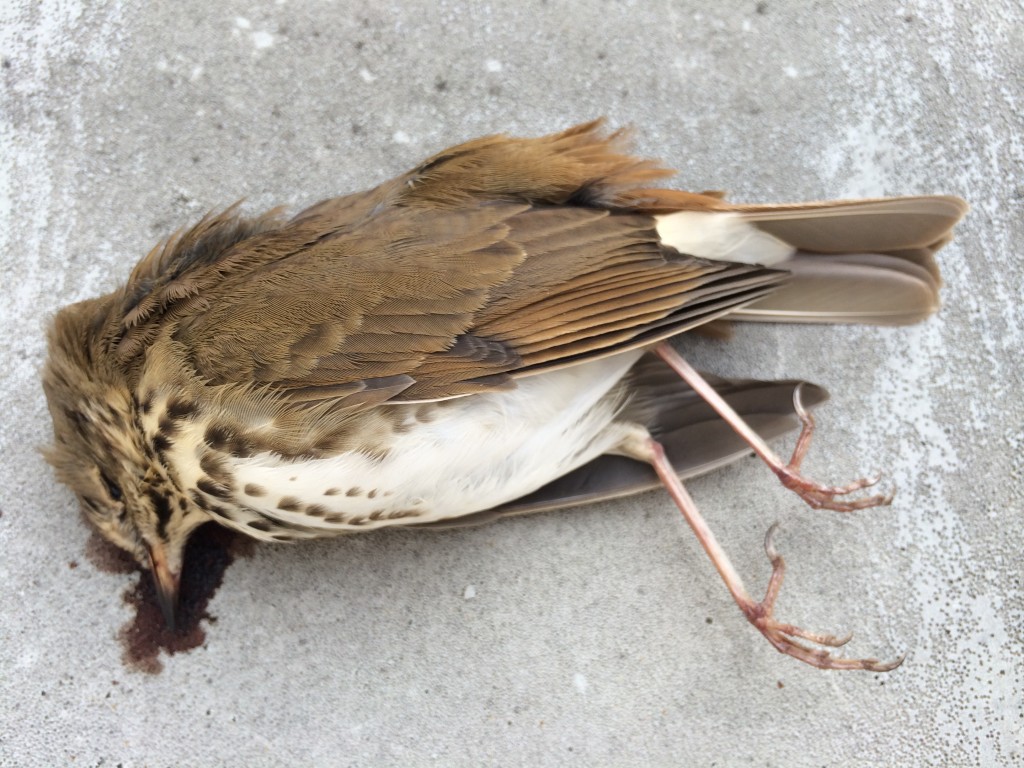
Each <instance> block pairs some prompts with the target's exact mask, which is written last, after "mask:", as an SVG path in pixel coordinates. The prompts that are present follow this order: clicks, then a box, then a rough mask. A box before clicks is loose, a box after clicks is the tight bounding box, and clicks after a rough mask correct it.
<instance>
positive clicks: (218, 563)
mask: <svg viewBox="0 0 1024 768" xmlns="http://www.w3.org/2000/svg"><path fill="white" fill-rule="evenodd" d="M254 544H255V542H254V541H253V540H252V539H250V538H248V537H245V536H242V535H240V534H236V533H234V532H233V531H230V530H228V529H227V528H224V527H223V526H220V525H217V524H216V523H208V524H206V525H204V526H202V527H200V528H198V529H197V530H196V531H195V533H193V534H192V536H191V538H190V539H189V542H188V545H187V549H186V550H185V565H184V567H183V568H182V579H181V589H180V593H179V595H178V610H177V613H176V626H175V628H174V630H173V631H172V630H171V629H170V628H169V627H168V626H167V623H166V622H165V621H164V617H163V613H161V611H160V606H159V604H158V603H157V600H156V590H155V588H154V586H153V579H152V577H151V576H150V574H149V571H144V570H142V569H141V568H139V566H138V565H137V564H136V563H135V561H134V560H133V559H132V557H131V556H130V555H128V554H127V553H125V552H122V551H121V550H120V549H118V548H117V547H114V546H113V545H111V544H109V543H107V542H106V541H104V540H103V538H102V537H101V536H100V535H99V534H98V533H93V535H92V536H91V537H90V539H89V541H88V542H87V544H86V556H87V557H88V558H89V561H90V562H91V563H93V565H95V566H96V567H97V568H98V569H99V570H102V571H105V572H107V573H130V572H132V571H134V572H136V573H138V574H139V579H138V581H137V583H136V584H135V586H134V587H131V588H129V589H128V590H127V591H126V592H125V593H124V595H123V598H122V599H123V600H124V602H125V604H126V605H129V606H131V607H132V608H134V609H135V617H134V618H133V619H132V620H131V621H129V622H128V623H127V624H125V625H124V626H123V627H121V629H120V631H119V632H118V639H119V640H120V642H121V646H122V647H123V649H124V653H123V654H122V659H123V660H124V663H125V666H127V667H129V668H131V669H134V670H137V671H140V672H146V673H149V674H158V673H159V672H160V671H162V670H163V666H164V665H163V662H162V661H161V660H160V651H165V652H166V653H167V654H171V655H173V654H175V653H182V652H184V651H190V650H192V649H193V648H198V647H199V646H201V645H202V644H203V643H204V642H205V641H206V629H205V627H204V626H203V625H202V622H203V621H204V620H205V621H206V623H208V624H212V623H215V622H216V621H217V619H216V617H215V616H213V615H211V614H210V613H209V612H208V611H207V610H206V608H207V606H208V605H209V602H210V600H211V598H213V596H214V594H216V592H217V589H218V588H219V587H220V585H221V583H222V582H223V580H224V573H225V571H227V568H228V566H229V565H231V563H233V562H234V561H235V559H236V558H238V557H248V556H249V555H251V554H252V552H253V549H254Z"/></svg>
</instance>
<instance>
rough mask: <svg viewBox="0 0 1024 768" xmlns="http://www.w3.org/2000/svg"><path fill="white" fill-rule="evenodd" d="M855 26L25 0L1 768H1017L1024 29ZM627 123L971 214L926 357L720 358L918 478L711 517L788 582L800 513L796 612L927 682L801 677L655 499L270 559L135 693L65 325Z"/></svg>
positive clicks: (693, 178)
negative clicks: (209, 229) (95, 546)
mask: <svg viewBox="0 0 1024 768" xmlns="http://www.w3.org/2000/svg"><path fill="white" fill-rule="evenodd" d="M140 5H141V4H140ZM845 5H846V6H847V7H845V8H844V9H843V10H842V11H837V10H835V9H834V8H831V7H830V4H816V5H814V6H813V7H812V6H808V5H807V4H805V3H801V2H795V1H793V2H788V1H787V2H782V1H781V0H767V2H753V0H751V1H750V2H743V3H721V4H710V3H706V2H699V1H698V0H684V1H681V2H664V1H662V2H650V3H631V2H620V3H611V2H597V1H596V0H594V1H593V2H576V3H572V4H569V3H564V2H556V1H555V0H551V1H550V2H543V1H542V0H531V1H524V2H515V3H498V2H494V3H486V4H476V5H464V6H463V5H460V4H458V3H454V2H441V3H434V2H426V1H424V0H417V2H409V3H404V4H403V3H397V2H394V3H368V2H350V1H348V0H344V1H339V2H297V1H288V2H285V1H284V0H278V2H276V3H254V2H243V1H239V0H230V1H228V2H223V3H206V2H200V1H199V0H187V1H186V2H179V3H173V4H171V3H167V4H162V5H160V7H159V9H157V8H156V7H154V8H152V9H150V10H145V11H143V10H140V8H139V7H135V8H134V9H129V8H126V7H122V4H121V3H115V2H94V3H80V2H74V1H73V0H44V1H43V2H18V0H7V2H5V3H4V4H3V6H2V8H0V55H2V57H3V62H2V69H0V78H2V80H3V96H2V105H0V115H2V118H0V130H2V135H0V173H2V183H0V190H2V194H3V196H2V198H0V216H2V221H0V254H2V255H0V258H2V265H3V284H2V291H3V297H4V298H3V302H2V320H0V327H2V328H3V329H4V333H3V335H2V338H0V344H2V350H3V351H2V354H3V358H2V359H3V360H4V372H3V395H2V397H3V401H4V402H5V403H6V407H5V413H4V417H3V419H2V420H0V451H2V466H3V467H4V472H3V477H2V481H0V510H2V517H0V584H2V585H3V588H2V590H0V610H2V614H0V686H2V693H0V700H2V705H0V710H2V712H0V764H2V765H4V766H55V765H76V766H116V765H123V766H178V765H196V766H218V765H245V766H264V765H265V766H273V765H339V766H342V765H345V766H347V765H353V766H356V765H358V766H368V765H403V766H419V765H465V766H482V765H495V766H499V765H500V766H506V765H536V766H540V765H559V766H560V765H581V766H584V765H585V766H601V765H659V766H690V765H693V766H711V765H717V766H730V765H785V766H787V767H788V768H798V767H801V766H823V765H825V766H829V765H843V766H866V765H949V766H962V765H984V766H1000V765H1020V764H1021V761H1022V760H1024V737H1022V735H1021V731H1022V726H1024V707H1022V698H1024V666H1022V660H1024V659H1022V649H1024V644H1022V627H1024V596H1022V582H1021V550H1022V547H1024V535H1022V528H1024V515H1022V514H1021V511H1022V506H1024V504H1022V501H1024V494H1022V476H1024V466H1022V460H1021V451H1022V449H1024V404H1022V393H1021V392H1022V387H1021V382H1022V378H1024V367H1022V363H1021V354H1020V352H1021V342H1022V340H1024V335H1022V331H1021V328H1022V327H1024V317H1022V310H1021V301H1020V300H1021V293H1022V291H1021V285H1022V276H1024V270H1022V267H1021V264H1022V261H1021V249H1022V246H1024V238H1022V217H1021V211H1022V202H1024V178H1022V170H1024V142H1022V135H1024V134H1022V121H1021V117H1020V115H1021V110H1022V109H1024V89H1022V85H1021V72H1024V58H1022V48H1024V47H1022V45H1021V38H1020V31H1021V29H1022V28H1024V11H1022V8H1021V5H1020V4H1019V3H1016V2H1010V1H1009V0H1002V2H991V3H989V2H985V3H982V2H973V3H953V2H950V1H949V0H946V1H944V2H933V1H932V0H907V1H906V2H904V3H903V4H900V5H897V4H890V3H869V2H861V3H853V4H845ZM599 114H606V115H608V116H609V117H610V119H611V121H612V122H613V123H614V124H616V125H620V124H625V123H633V124H635V125H636V126H637V128H638V131H637V146H638V149H639V150H640V151H641V152H643V153H645V154H648V155H655V156H659V157H663V158H667V159H668V160H669V161H671V162H672V163H673V164H675V165H676V167H678V168H679V170H680V176H679V178H678V181H677V183H678V184H679V185H680V186H684V187H689V188H696V189H707V188H712V189H728V190H730V192H731V194H732V196H733V197H735V198H738V199H744V200H795V199H802V198H822V197H833V196H845V195H879V194H896V193H923V192H946V193H954V194H959V195H962V196H963V197H965V198H967V199H968V200H969V201H971V203H972V204H973V206H974V209H973V212H972V213H971V214H970V216H969V218H968V219H967V220H966V221H965V222H964V224H963V225H962V226H961V228H960V230H959V236H958V239H957V241H956V243H955V244H954V245H952V246H951V247H949V248H948V249H947V250H945V251H944V252H943V253H942V254H941V263H942V266H943V269H944V273H945V277H946V280H947V286H946V288H945V290H944V300H945V308H944V309H943V311H942V312H941V314H940V315H939V316H938V317H936V318H935V319H933V320H931V321H929V322H928V323H926V324H925V325H922V326H919V327H914V328H909V329H898V330H873V329H862V328H828V329H824V330H821V329H812V328H775V327H765V326H761V327H756V328H755V327H751V328H746V329H743V330H742V331H741V332H740V333H739V335H738V337H737V339H736V340H735V342H733V343H732V344H730V345H728V346H726V347H722V346H721V345H717V344H712V343H704V344H702V345H700V347H699V349H698V351H697V353H696V355H695V357H696V359H697V362H699V363H700V364H701V365H702V366H704V367H706V368H710V369H713V370H716V371H718V372H720V373H723V374H732V375H748V376H760V377H783V376H801V377H806V378H808V379H810V380H813V381H816V382H819V383H821V384H823V385H825V386H827V387H828V388H829V389H830V390H831V391H832V393H833V399H832V401H831V402H830V403H829V404H828V405H827V406H826V407H825V408H824V409H823V410H822V411H821V412H820V414H821V430H820V433H819V435H818V438H817V440H816V443H815V446H814V449H813V451H812V455H811V458H810V460H809V469H810V471H811V473H812V474H813V475H814V476H816V477H820V478H823V479H833V480H841V479H848V478H850V477H852V476H855V475H858V474H860V473H863V472H866V471H869V470H871V469H873V468H875V467H884V468H888V469H889V470H890V471H891V473H892V475H893V476H894V478H895V481H896V482H897V484H898V486H899V495H898V496H897V500H896V503H895V504H894V505H893V507H891V508H890V509H882V510H875V511H871V512H866V513H861V514H856V515H851V516H846V517H843V516H840V515H837V514H832V513H823V512H814V511H812V510H810V509H808V508H806V507H803V506H802V505H801V504H800V503H799V502H798V501H797V500H796V499H795V498H793V497H792V496H791V495H789V494H787V493H786V492H784V491H783V490H782V489H780V488H778V487H777V483H776V482H775V481H774V478H773V477H772V476H771V475H770V474H769V473H768V472H767V471H766V470H765V469H764V468H763V467H762V466H761V465H759V464H758V463H757V462H756V461H753V460H750V461H746V462H742V463H741V464H740V465H738V466H734V467H732V468H730V469H728V470H726V471H722V472H719V473H717V474H715V475H714V476H711V477H707V478H705V479H702V480H700V481H697V482H693V483H692V484H691V491H692V492H693V494H694V496H695V497H696V498H697V500H698V502H699V503H700V504H701V505H702V506H703V509H704V510H705V512H706V514H707V516H708V518H709V519H710V521H711V522H712V524H713V526H714V527H715V529H716V530H717V532H718V534H719V536H720V537H721V539H722V541H723V543H724V545H725V546H726V547H727V549H728V550H729V551H730V552H731V553H732V555H733V558H734V561H735V562H736V565H737V567H738V568H739V569H740V570H741V572H742V573H743V575H744V577H745V578H746V580H747V581H748V583H750V584H751V586H752V587H753V585H763V584H764V581H765V579H766V577H767V565H766V563H765V561H764V558H763V553H762V550H761V538H762V536H763V534H764V531H765V529H766V528H767V527H768V525H769V524H770V523H771V522H772V521H774V520H776V519H778V520H781V521H782V523H783V529H782V532H781V534H780V537H779V544H780V546H781V547H782V549H783V550H784V552H785V554H786V555H787V558H788V561H789V565H790V576H789V580H788V582H787V584H786V587H785V589H784V591H783V596H782V601H781V605H780V609H779V611H780V615H781V616H782V617H784V618H787V619H789V620H792V621H796V622H799V623H802V624H804V625H805V626H808V627H810V628H817V629H823V630H836V631H842V630H846V629H853V630H855V631H856V636H855V638H854V640H853V642H852V643H851V644H850V647H849V653H850V654H855V655H878V656H883V657H888V656H891V655H895V654H898V653H901V652H904V651H905V652H906V653H907V654H908V657H907V660H906V663H905V664H904V665H903V667H902V668H901V669H899V670H897V671H895V672H892V673H890V674H887V675H876V674H863V673H836V672H832V673H829V672H820V671H817V670H814V669H811V668H809V667H806V666H804V665H802V664H800V663H798V662H796V661H794V660H792V659H790V658H786V657H783V656H781V655H779V654H777V653H775V652H774V651H773V650H772V649H771V648H770V647H769V646H768V644H767V643H766V642H765V641H764V640H763V639H762V638H761V637H760V636H759V635H758V634H757V633H756V632H755V631H753V630H752V629H751V628H750V627H748V626H747V625H746V624H745V622H744V620H743V619H742V617H741V616H740V615H739V613H738V611H737V610H736V609H735V608H734V606H733V604H732V603H731V601H730V599H729V597H728V595H727V594H726V592H725V589H724V588H723V587H722V585H721V584H720V583H719V582H718V580H717V578H716V577H715V575H714V573H713V571H712V570H711V568H710V566H709V564H708V562H707V561H706V559H705V558H704V556H703V555H702V554H701V553H700V552H699V550H698V547H697V545H696V543H695V541H694V539H693V537H692V536H691V535H690V534H689V533H688V531H687V530H686V529H685V527H684V525H683V524H682V522H681V520H680V519H679V517H678V514H677V513H676V512H675V510H674V509H673V507H672V506H671V503H670V502H669V500H668V498H667V497H666V496H665V495H664V494H661V493H653V494H648V495H646V496H643V497H641V498H637V499H632V500H628V501H622V502H616V503H609V504H602V505H597V506H593V507H590V508H586V509H582V510H578V511H574V512H565V513H561V514H549V515H542V516H538V517H534V518H525V519H519V520H513V521H508V522H503V523H500V524H497V525H494V526H491V527H487V528H481V529H476V530H467V531H462V532H453V533H435V534H428V533H401V532H400V533H394V534H389V533H383V534H373V535H366V536H363V537H361V538H350V539H347V540H342V541H336V542H332V543H323V544H315V545H312V546H301V547H299V546H295V547H280V548H272V547H265V548H262V549H259V550H258V552H257V553H256V554H255V556H253V557H251V558H249V559H242V560H239V561H238V562H236V563H235V564H234V566H232V567H231V568H230V569H229V570H228V572H227V574H226V578H225V582H224V585H223V586H222V587H221V589H220V590H219V592H218V593H217V595H216V597H215V598H214V600H213V602H212V603H211V606H210V610H211V612H212V613H213V614H214V615H215V616H216V618H217V621H216V623H211V624H209V626H208V627H207V640H206V643H205V645H204V646H203V647H201V648H197V649H195V650H193V651H191V652H188V653H181V654H178V655H175V656H170V657H166V658H164V659H163V662H164V670H163V672H162V673H160V674H155V675H151V674H143V673H140V672H137V671H133V670H132V669H129V668H126V667H125V666H124V665H123V663H122V658H121V656H122V649H121V647H120V645H119V644H118V641H117V633H118V630H119V628H120V627H121V626H122V625H124V624H125V623H126V622H127V621H128V620H129V619H130V617H131V611H130V609H129V608H128V607H127V606H126V605H124V604H123V602H122V599H121V595H122V593H123V592H124V591H125V590H126V588H128V587H129V586H131V584H132V583H133V582H134V580H135V578H136V577H135V576H133V575H116V574H107V573H102V572H100V571H98V570H97V569H96V568H95V567H94V566H93V565H92V564H90V562H89V561H88V560H87V559H86V558H85V557H84V554H83V551H84V547H85V542H86V539H87V536H88V534H87V531H86V529H85V527H84V525H83V524H82V522H81V521H80V520H79V518H78V514H77V511H76V508H75V504H74V502H73V499H72V497H71V496H70V494H69V492H68V491H67V490H66V489H64V488H63V487H61V486H59V485H58V484H57V483H56V482H55V481H54V479H53V477H52V475H51V473H50V471H49V469H48V468H47V467H46V465H45V464H44V462H43V460H42V458H41V457H40V455H39V453H38V452H37V451H36V447H37V446H39V445H41V444H43V443H45V442H46V441H47V440H48V439H49V435H50V423H49V418H48V416H47V413H46V411H45V405H44V401H43V396H42V392H41V390H40V387H39V375H38V374H39V369H40V366H41V364H42V362H43V357H44V343H43V330H44V327H45V324H46V322H47V318H48V317H49V315H50V314H51V313H52V312H53V311H54V310H56V309H57V308H58V307H60V306H62V305H64V304H65V303H68V302H71V301H73V300H77V299H81V298H84V297H87V296H91V295H94V294H97V293H99V292H103V291H106V290H108V289H110V288H111V287H112V286H114V285H115V283H117V282H119V281H121V280H122V279H123V278H124V277H125V275H126V274H127V271H128V270H129V269H130V267H131V266H132V265H133V264H134V262H135V261H136V259H137V258H139V257H140V256H141V255H143V254H144V253H145V252H146V251H147V250H148V249H149V248H150V247H151V246H152V244H153V243H154V242H155V241H156V240H157V239H159V238H160V237H161V236H163V235H165V234H166V233H168V232H169V231H171V230H173V229H175V228H177V227H179V226H181V225H184V224H187V223H190V222H192V221H194V220H195V219H196V218H197V217H198V216H199V215H201V214H202V213H203V212H204V211H206V210H207V209H209V208H212V207H216V206H220V205H222V204H224V203H226V202H230V201H233V200H235V199H237V198H240V197H246V198H247V199H248V201H249V203H248V205H249V209H250V210H256V209H260V208H264V207H267V206H270V205H273V204H278V203H288V204H291V205H296V206H297V205H301V204H304V203H309V202H311V201H314V200H316V199H318V198H321V197H324V196H328V195H332V194H335V193H340V192H345V191H351V190H355V189H360V188H363V187H365V186H368V185H370V184H372V183H375V182H377V181H379V180H382V179H384V178H386V177H388V176H390V175H392V174H394V173H396V172H399V171H401V170H404V169H406V168H407V167H409V166H410V165H411V164H413V163H415V162H416V161H418V160H419V159H421V158H422V157H424V156H425V155H427V154H428V153H431V152H434V151H435V150H437V149H439V148H441V147H443V146H446V145H448V144H450V143H453V142H455V141H459V140H462V139H466V138H469V137H473V136H477V135H480V134H484V133H488V132H493V131H496V130H505V131H510V132H515V133H519V134H526V135H529V134H537V133H542V132H547V131H551V130H554V129H557V128H561V127H563V126H567V125H569V124H571V123H573V122H576V121H580V120H583V119H586V118H590V117H592V116H595V115H599ZM72 562H75V563H78V564H79V566H78V567H77V568H70V567H69V563H72Z"/></svg>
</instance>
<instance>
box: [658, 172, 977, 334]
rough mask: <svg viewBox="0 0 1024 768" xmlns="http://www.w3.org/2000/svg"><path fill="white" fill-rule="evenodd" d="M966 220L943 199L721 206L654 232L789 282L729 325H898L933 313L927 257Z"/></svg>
mask: <svg viewBox="0 0 1024 768" xmlns="http://www.w3.org/2000/svg"><path fill="white" fill-rule="evenodd" d="M665 195H666V197H665V199H664V201H663V202H664V203H667V204H671V193H668V192H666V193H665ZM966 212H967V204H966V203H965V202H964V201H963V200H961V199H959V198H957V197H948V196H931V197H898V198H888V199H877V200H849V201H833V202H822V203H803V204H795V205H757V206H754V205H731V206H728V207H727V208H726V209H725V210H721V209H720V210H717V211H713V212H712V211H707V212H694V211H690V210H685V211H679V212H672V213H663V214H661V215H659V216H658V232H659V234H661V235H662V240H663V242H665V243H666V244H668V245H672V246H674V247H676V248H677V249H679V250H683V252H690V253H692V252H693V250H694V249H701V248H705V247H710V248H711V250H713V251H715V252H714V253H711V252H708V253H693V255H696V256H707V257H708V258H716V257H717V258H724V259H726V260H730V261H744V262H747V263H762V264H766V265H767V266H772V267H775V268H778V269H785V270H788V271H789V272H790V273H791V274H792V278H791V279H790V280H789V281H788V282H787V284H786V285H785V286H783V287H782V288H780V289H779V290H776V291H775V292H773V293H772V294H771V295H769V296H766V297H765V298H763V299H760V300H759V301H756V302H754V303H753V304H749V305H747V306H745V307H743V308H742V309H739V310H737V311H735V312H733V313H731V314H730V315H729V316H728V319H729V320H748V321H749V320H753V321H762V322H788V323H867V324H874V325H905V324H908V323H914V322H917V321H918V320H922V319H924V318H925V317H927V316H928V315H930V314H932V313H933V312H934V311H935V310H936V309H938V307H939V287H940V286H941V282H942V281H941V279H940V277H939V269H938V266H937V265H936V262H935V253H936V252H937V251H938V250H939V249H940V248H942V247H943V246H944V245H946V244H947V243H948V242H949V241H950V240H951V239H952V229H953V226H954V225H955V224H956V223H957V222H958V221H959V220H960V219H961V217H962V216H963V215H964V214H965V213H966ZM705 220H706V221H705ZM694 232H699V233H700V235H699V236H695V235H694ZM676 241H678V242H676Z"/></svg>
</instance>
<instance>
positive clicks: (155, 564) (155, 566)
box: [149, 544, 180, 632]
mask: <svg viewBox="0 0 1024 768" xmlns="http://www.w3.org/2000/svg"><path fill="white" fill-rule="evenodd" d="M149 563H150V568H149V571H150V573H151V574H153V584H154V585H155V586H156V599H157V602H158V603H159V604H160V610H161V611H162V612H163V614H164V621H166V622H167V627H168V629H170V630H171V631H172V632H173V631H174V624H175V622H174V614H175V611H176V609H177V607H178V585H179V581H180V576H179V575H178V574H176V573H174V572H173V571H172V570H171V567H170V565H169V564H168V563H167V552H166V551H165V550H164V548H163V546H161V545H160V544H151V545H149Z"/></svg>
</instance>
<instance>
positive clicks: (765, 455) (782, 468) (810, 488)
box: [655, 342, 893, 512]
mask: <svg viewBox="0 0 1024 768" xmlns="http://www.w3.org/2000/svg"><path fill="white" fill-rule="evenodd" d="M655 351H656V352H657V353H658V355H659V356H660V357H661V359H662V360H664V361H665V362H666V363H668V365H669V366H670V367H671V368H672V370H674V371H675V372H676V373H678V374H679V375H680V376H681V377H682V379H683V381H685V382H686V383H687V384H689V385H690V387H691V388H692V389H693V390H694V391H695V392H696V393H697V394H698V395H700V396H701V397H703V398H704V400H705V401H707V403H708V405H710V406H711V407H712V408H714V409H715V411H716V412H717V413H718V415H719V416H721V417H722V418H723V419H724V420H725V421H726V422H727V423H728V424H729V426H730V427H732V428H733V429H734V430H735V431H736V433H737V434H738V435H739V436H740V437H742V438H743V439H744V440H746V441H747V443H748V444H749V445H750V447H751V448H753V449H754V453H756V454H757V455H758V456H760V457H761V458H762V459H763V460H764V462H765V463H766V464H767V465H768V466H769V467H771V469H772V471H774V472H775V474H776V475H778V477H779V479H780V480H781V481H782V484H783V485H784V486H786V487H787V488H789V489H791V490H793V491H795V492H796V494H797V495H798V496H799V497H800V498H802V499H803V500H804V501H806V502H807V503H808V504H809V505H810V506H812V507H814V508H815V509H834V510H838V511H839V512H852V511H853V510H855V509H867V508H868V507H877V506H885V505H888V504H891V503H892V498H893V494H892V493H887V494H881V493H880V494H876V495H874V496H868V497H866V498H863V499H853V500H849V501H845V500H841V499H837V498H836V497H837V496H845V495H847V494H850V493H853V492H854V491H859V490H861V489H862V488H869V487H871V486H872V485H875V483H877V482H878V480H879V477H878V476H875V477H865V478H861V479H860V480H855V481H854V482H852V483H849V484H848V485H840V486H831V485H821V484H819V483H815V482H814V481H812V480H808V479H807V478H805V477H804V476H803V475H801V474H800V464H801V463H802V462H803V459H804V455H805V454H806V453H807V449H808V447H809V446H810V444H811V435H813V434H814V419H813V418H812V417H811V414H810V413H808V412H807V411H806V410H805V409H804V407H803V404H802V403H801V402H800V388H799V387H797V390H796V392H794V393H793V406H794V408H795V409H796V414H797V416H798V417H799V418H800V421H801V423H802V424H803V429H802V430H801V432H800V437H798V438H797V441H796V448H795V449H794V450H793V456H792V457H791V458H790V460H789V463H788V464H783V463H782V459H780V458H779V457H778V455H777V454H776V453H775V452H774V451H773V450H772V449H771V448H769V447H768V444H767V443H766V442H765V441H764V440H762V439H761V436H760V435H758V434H757V432H755V431H754V430H753V429H751V428H750V426H749V425H748V424H747V423H746V422H745V421H744V420H743V417H742V416H740V415H739V414H738V413H736V411H734V410H733V409H732V407H731V406H730V405H729V404H728V403H727V402H725V400H724V399H723V398H722V396H721V395H719V394H718V393H717V392H716V391H715V389H714V387H712V386H711V385H710V384H708V383H707V382H706V381H705V380H704V379H703V377H702V376H701V375H700V374H699V373H697V371H696V370H695V369H694V368H693V367H692V366H691V365H690V364H689V363H688V362H686V360H684V359H683V357H682V356H681V355H680V354H679V353H678V352H676V351H675V349H673V348H672V347H671V346H670V345H669V344H668V343H667V342H662V343H661V344H659V345H658V346H657V347H655Z"/></svg>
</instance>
